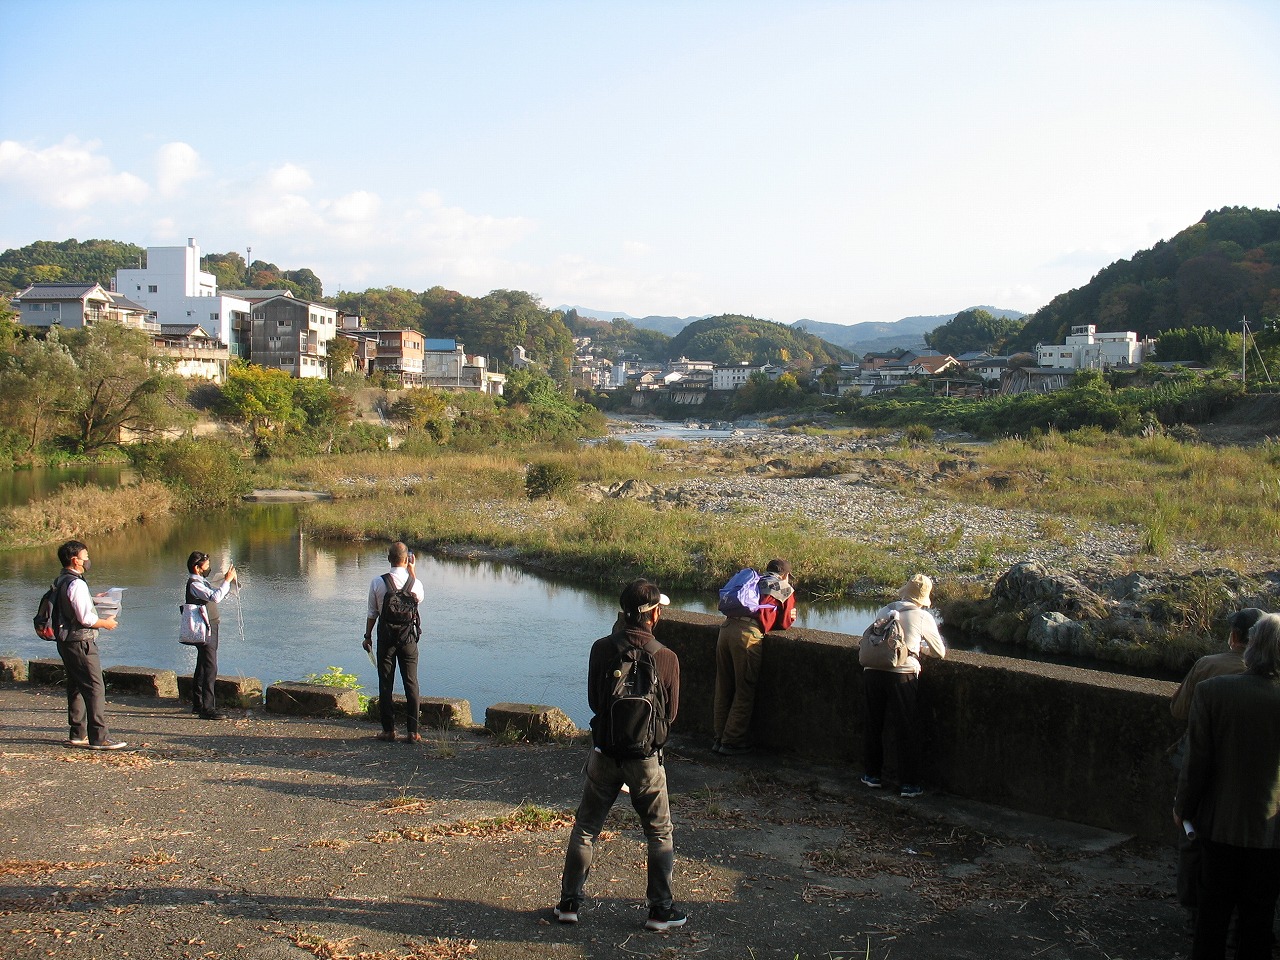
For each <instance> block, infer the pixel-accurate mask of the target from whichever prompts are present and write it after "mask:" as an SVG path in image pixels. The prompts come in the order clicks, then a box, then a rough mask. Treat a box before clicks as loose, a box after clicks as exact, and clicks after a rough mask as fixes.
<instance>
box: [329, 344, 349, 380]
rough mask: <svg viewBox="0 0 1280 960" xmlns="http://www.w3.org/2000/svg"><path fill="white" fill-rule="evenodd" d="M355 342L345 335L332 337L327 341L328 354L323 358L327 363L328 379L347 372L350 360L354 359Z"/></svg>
mask: <svg viewBox="0 0 1280 960" xmlns="http://www.w3.org/2000/svg"><path fill="white" fill-rule="evenodd" d="M355 355H356V344H355V341H354V340H349V339H347V338H346V337H334V338H333V339H332V340H330V341H329V346H328V354H327V358H326V360H325V362H326V364H328V373H329V379H330V380H334V379H336V378H338V377H339V376H341V375H342V374H344V373H346V372H347V368H348V367H350V366H351V361H352V360H354V359H355Z"/></svg>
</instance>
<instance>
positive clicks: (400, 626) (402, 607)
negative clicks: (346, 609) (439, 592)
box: [378, 573, 422, 643]
mask: <svg viewBox="0 0 1280 960" xmlns="http://www.w3.org/2000/svg"><path fill="white" fill-rule="evenodd" d="M382 582H383V583H384V584H386V586H387V592H386V594H385V595H384V596H383V598H382V613H381V614H380V615H379V616H378V623H379V624H380V625H381V627H382V629H383V630H384V631H386V632H385V633H384V634H383V636H385V637H386V639H387V640H388V641H391V642H393V643H416V642H417V640H418V638H419V637H420V636H422V621H421V620H419V619H418V598H417V597H415V596H414V595H413V585H414V583H415V582H416V581H415V580H414V579H413V577H412V576H410V577H409V579H408V580H406V581H405V582H404V586H403V587H402V588H401V589H399V590H397V589H396V587H395V584H394V583H392V582H391V574H389V573H384V574H383V575H382Z"/></svg>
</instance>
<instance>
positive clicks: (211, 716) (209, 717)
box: [200, 710, 231, 720]
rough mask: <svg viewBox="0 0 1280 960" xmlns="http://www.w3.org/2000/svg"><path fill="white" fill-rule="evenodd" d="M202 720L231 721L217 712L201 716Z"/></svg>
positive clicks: (213, 711) (223, 714)
mask: <svg viewBox="0 0 1280 960" xmlns="http://www.w3.org/2000/svg"><path fill="white" fill-rule="evenodd" d="M200 719H201V720H229V719H231V718H230V717H228V716H227V715H226V714H225V713H219V712H218V711H217V710H211V711H208V712H206V713H202V714H200Z"/></svg>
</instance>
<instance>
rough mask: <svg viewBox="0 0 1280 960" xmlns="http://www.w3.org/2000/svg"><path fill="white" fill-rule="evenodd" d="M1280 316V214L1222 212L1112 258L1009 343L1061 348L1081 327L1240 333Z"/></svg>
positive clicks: (1245, 209)
mask: <svg viewBox="0 0 1280 960" xmlns="http://www.w3.org/2000/svg"><path fill="white" fill-rule="evenodd" d="M1277 315H1280V210H1261V209H1256V208H1253V209H1251V208H1248V207H1223V208H1222V209H1221V210H1217V211H1210V212H1208V213H1206V214H1205V215H1204V217H1203V218H1202V219H1201V220H1200V222H1199V223H1197V224H1195V225H1193V226H1190V227H1188V228H1187V229H1185V230H1183V231H1182V232H1181V233H1179V234H1177V236H1175V237H1174V238H1173V239H1172V240H1162V241H1160V242H1159V243H1157V244H1156V245H1155V246H1154V247H1152V248H1151V249H1150V250H1142V251H1139V252H1138V253H1137V254H1135V255H1134V256H1133V258H1132V259H1129V260H1117V261H1116V262H1115V263H1113V264H1111V265H1110V266H1109V267H1106V268H1105V269H1103V270H1101V271H1100V272H1099V273H1098V275H1097V276H1095V277H1094V278H1093V279H1092V280H1091V281H1089V283H1088V284H1086V285H1085V286H1083V287H1079V288H1078V289H1075V290H1072V291H1070V292H1069V293H1064V294H1061V295H1059V296H1057V297H1055V298H1054V299H1053V300H1052V301H1050V303H1049V304H1048V305H1047V306H1045V307H1042V308H1041V309H1040V310H1038V311H1036V312H1035V313H1034V314H1032V315H1031V317H1030V318H1028V320H1027V325H1026V326H1025V327H1024V328H1023V330H1022V332H1021V333H1020V334H1019V335H1018V337H1017V339H1016V340H1015V341H1014V342H1013V343H1012V344H1011V345H1010V349H1011V350H1019V349H1024V350H1027V349H1032V348H1034V347H1035V345H1036V344H1037V343H1062V342H1063V338H1064V337H1065V336H1066V335H1067V334H1069V333H1070V332H1071V327H1073V326H1076V325H1078V324H1087V323H1092V324H1096V325H1097V327H1098V330H1099V331H1117V330H1133V331H1134V332H1136V333H1137V334H1139V336H1142V337H1155V336H1157V335H1158V334H1159V333H1161V332H1162V331H1165V330H1176V329H1186V328H1190V327H1212V328H1215V329H1218V330H1233V331H1237V332H1238V331H1239V329H1240V319H1241V317H1244V318H1246V319H1248V320H1249V321H1250V323H1252V324H1254V325H1255V328H1256V326H1257V325H1258V324H1259V321H1260V320H1262V319H1268V318H1273V317H1276V316H1277Z"/></svg>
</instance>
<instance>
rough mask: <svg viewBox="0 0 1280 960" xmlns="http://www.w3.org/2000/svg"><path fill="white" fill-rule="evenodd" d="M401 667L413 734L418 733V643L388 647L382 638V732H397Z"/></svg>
mask: <svg viewBox="0 0 1280 960" xmlns="http://www.w3.org/2000/svg"><path fill="white" fill-rule="evenodd" d="M397 663H399V664H400V682H401V683H403V684H404V697H405V700H406V701H408V703H407V708H408V711H409V733H411V734H413V733H417V732H418V713H419V710H420V707H419V705H418V643H417V641H416V640H410V641H408V642H406V643H403V644H398V643H388V642H387V641H386V640H384V639H383V638H382V637H379V638H378V717H379V719H381V720H382V729H383V731H384V732H386V733H392V732H393V731H394V730H395V728H396V715H395V702H394V700H393V691H394V690H395V686H396V664H397Z"/></svg>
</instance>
